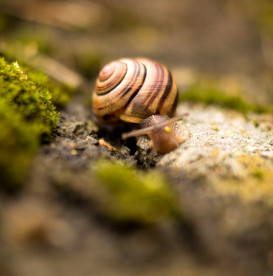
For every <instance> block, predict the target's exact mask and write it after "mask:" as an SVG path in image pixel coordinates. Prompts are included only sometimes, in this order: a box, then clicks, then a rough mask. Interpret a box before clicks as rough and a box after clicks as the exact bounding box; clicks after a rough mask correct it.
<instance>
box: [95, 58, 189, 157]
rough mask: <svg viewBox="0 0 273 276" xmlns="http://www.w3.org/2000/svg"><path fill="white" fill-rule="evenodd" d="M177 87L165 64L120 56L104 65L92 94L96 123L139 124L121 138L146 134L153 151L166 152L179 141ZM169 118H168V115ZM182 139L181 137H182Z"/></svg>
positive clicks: (173, 147)
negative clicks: (151, 143)
mask: <svg viewBox="0 0 273 276" xmlns="http://www.w3.org/2000/svg"><path fill="white" fill-rule="evenodd" d="M177 97H178V93H177V86H176V83H175V81H174V80H173V77H172V74H171V73H170V71H169V70H168V69H167V67H166V66H164V65H162V64H160V63H158V62H156V61H152V60H150V59H146V58H135V59H131V58H124V59H120V60H117V61H113V62H110V63H108V64H107V65H105V66H104V67H103V68H102V70H101V71H100V73H99V76H98V78H97V81H96V87H95V90H94V92H93V96H92V110H93V114H94V115H95V117H96V119H97V121H98V122H99V124H107V125H114V124H117V123H121V122H123V123H131V124H139V125H140V127H141V129H138V130H133V131H131V132H129V133H127V134H124V135H123V136H122V137H123V139H127V138H129V137H132V136H139V135H148V136H149V137H150V138H151V140H152V142H153V147H154V149H155V150H156V151H158V152H161V153H166V152H169V151H171V150H173V149H175V148H177V147H178V146H179V144H181V143H182V139H181V137H180V135H179V131H178V127H177V124H176V123H175V122H176V121H177V120H179V119H181V117H174V118H172V117H173V115H174V113H175V109H176V106H177ZM170 117H171V118H170ZM183 141H184V140H183Z"/></svg>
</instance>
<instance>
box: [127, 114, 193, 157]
mask: <svg viewBox="0 0 273 276" xmlns="http://www.w3.org/2000/svg"><path fill="white" fill-rule="evenodd" d="M186 115H187V114H183V115H182V116H179V117H174V118H171V119H170V118H169V117H168V116H162V115H152V116H150V117H148V118H147V119H145V120H143V121H142V122H141V129H138V130H133V131H131V132H128V133H125V134H123V135H122V138H123V139H127V138H130V137H137V136H141V135H148V136H149V137H150V139H151V141H152V144H153V147H154V149H155V150H156V151H157V152H159V153H168V152H170V151H172V150H174V149H176V148H177V147H178V146H179V145H180V144H181V143H183V142H184V141H185V137H186V136H188V133H186V134H185V133H183V132H185V131H184V129H182V127H181V126H179V125H177V124H176V122H177V121H178V120H180V119H182V118H183V117H184V116H186ZM186 132H187V131H186Z"/></svg>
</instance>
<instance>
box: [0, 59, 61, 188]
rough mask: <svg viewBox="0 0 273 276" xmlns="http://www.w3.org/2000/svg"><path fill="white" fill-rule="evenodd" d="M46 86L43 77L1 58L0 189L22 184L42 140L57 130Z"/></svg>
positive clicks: (49, 92) (54, 109) (55, 115)
mask: <svg viewBox="0 0 273 276" xmlns="http://www.w3.org/2000/svg"><path fill="white" fill-rule="evenodd" d="M45 82H46V79H45V77H44V76H43V75H41V74H35V73H33V72H27V71H25V70H23V69H22V68H21V67H20V66H19V65H18V63H16V62H15V63H11V64H9V63H7V62H6V61H5V60H4V59H3V58H0V128H1V132H0V168H1V179H2V180H4V181H1V186H0V188H1V187H10V186H13V185H14V184H19V183H21V182H22V180H23V179H24V177H25V175H26V173H27V168H28V167H29V165H30V163H31V160H32V157H33V154H34V153H35V151H36V149H37V147H38V145H39V141H40V139H41V137H42V136H44V137H45V136H46V137H49V136H50V134H51V132H52V130H53V129H54V128H55V127H56V126H57V123H58V119H59V114H58V112H57V111H56V108H55V106H54V105H53V103H52V93H51V91H49V90H48V87H47V86H46V84H45ZM11 184H12V185H11Z"/></svg>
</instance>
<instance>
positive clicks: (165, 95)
mask: <svg viewBox="0 0 273 276" xmlns="http://www.w3.org/2000/svg"><path fill="white" fill-rule="evenodd" d="M172 88H173V78H172V74H171V73H170V71H169V70H168V81H167V85H166V87H165V89H164V92H163V94H162V97H161V99H160V102H159V105H158V110H157V111H158V112H160V110H161V109H162V107H163V104H164V102H165V101H166V100H167V99H168V96H169V95H170V94H171V93H174V91H173V89H172ZM172 104H173V103H172Z"/></svg>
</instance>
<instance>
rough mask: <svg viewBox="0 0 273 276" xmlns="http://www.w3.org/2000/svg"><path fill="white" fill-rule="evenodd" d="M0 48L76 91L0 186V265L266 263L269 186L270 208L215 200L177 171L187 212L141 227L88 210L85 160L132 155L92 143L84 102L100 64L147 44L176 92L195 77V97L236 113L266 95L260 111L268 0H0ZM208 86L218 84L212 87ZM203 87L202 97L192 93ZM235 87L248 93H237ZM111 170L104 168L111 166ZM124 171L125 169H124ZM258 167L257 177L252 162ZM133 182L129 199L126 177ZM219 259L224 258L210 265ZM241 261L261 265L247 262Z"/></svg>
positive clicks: (105, 268)
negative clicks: (47, 136) (15, 173)
mask: <svg viewBox="0 0 273 276" xmlns="http://www.w3.org/2000/svg"><path fill="white" fill-rule="evenodd" d="M2 55H3V56H5V58H6V59H8V60H10V61H14V60H17V61H19V62H20V64H24V65H27V66H30V67H33V68H35V69H38V70H41V71H43V72H45V73H46V74H48V75H49V76H50V77H51V78H53V79H55V80H57V81H59V82H61V83H64V84H65V85H67V86H71V87H72V88H74V89H75V90H76V91H77V93H78V94H73V93H71V94H73V95H76V96H75V98H74V99H72V101H71V102H70V104H68V106H67V107H66V109H61V111H62V113H61V114H62V115H61V120H60V124H59V129H58V130H57V132H56V133H57V134H56V133H54V135H56V137H55V138H56V139H55V140H54V139H53V141H51V142H52V143H51V144H49V143H48V141H47V142H46V143H45V144H44V145H43V146H42V147H41V148H40V152H39V153H38V154H37V156H36V155H35V154H36V152H35V153H34V154H33V155H35V157H33V158H36V159H34V160H35V161H34V162H33V163H34V166H33V167H32V169H31V171H30V179H31V180H30V183H27V182H28V180H27V181H26V183H27V184H28V185H29V184H30V185H29V186H27V185H26V186H27V189H28V190H26V191H27V192H25V191H24V192H23V193H22V194H21V198H20V199H18V198H16V197H14V198H12V200H11V201H10V199H8V200H6V198H4V196H3V199H5V200H2V194H1V193H0V215H1V216H0V243H1V246H0V275H1V276H2V275H3V276H13V275H16V276H17V275H20V276H21V275H23V276H25V275H35V276H53V275H54V276H55V275H69V276H70V275H71V276H74V275H103V276H104V275H107V276H109V275H111V276H112V275H113V276H117V275H118V276H120V275H126V276H127V275H148V276H160V275H164V276H178V275H179V276H180V275H182V274H181V269H183V271H184V272H185V274H183V275H197V276H199V275H224V274H223V273H220V274H219V271H220V272H223V271H224V270H223V269H222V268H223V267H224V268H226V269H227V271H229V272H231V273H230V274H232V275H235V274H233V273H232V272H233V271H235V270H236V269H237V267H236V265H237V264H238V268H239V270H240V265H241V264H240V262H242V263H244V264H243V265H244V267H247V268H248V269H249V270H248V271H251V272H253V274H252V275H262V274H261V273H260V274H259V273H258V272H260V271H265V270H263V269H264V267H266V266H267V265H268V263H269V265H268V266H269V267H270V268H271V271H270V272H271V273H272V267H273V253H272V252H273V250H272V248H273V245H271V244H272V240H273V237H272V230H271V229H272V227H273V226H272V225H273V224H272V222H271V221H272V219H271V218H272V208H271V207H272V198H270V208H268V209H266V208H265V209H262V208H260V207H261V205H262V204H260V202H258V203H257V209H256V205H255V206H254V207H253V209H252V208H251V207H249V209H248V207H246V205H245V204H244V202H243V203H240V204H238V202H237V203H236V201H233V198H231V197H230V198H225V199H226V200H223V196H222V195H218V194H217V195H215V194H214V195H213V196H214V198H213V201H212V197H213V196H211V190H209V189H208V188H207V186H206V187H204V186H202V185H203V184H204V182H203V179H202V180H200V179H199V180H197V181H196V182H194V181H192V180H191V179H190V180H189V179H187V176H184V175H183V172H182V173H181V175H179V176H178V175H175V176H174V177H173V178H172V180H173V182H174V183H175V184H174V185H176V186H178V188H181V190H182V192H181V191H180V192H181V194H183V195H184V197H183V198H182V203H183V204H184V202H183V201H185V202H186V203H185V205H183V208H184V206H186V207H185V218H186V219H185V221H186V222H184V221H183V222H182V223H181V225H180V224H175V223H173V222H172V221H167V222H166V221H164V222H163V223H162V224H159V225H157V226H156V227H154V228H152V227H149V226H150V225H149V226H148V227H146V228H144V227H143V228H141V227H140V225H136V224H130V223H129V224H126V223H127V222H126V223H124V224H122V226H121V225H119V224H118V223H117V224H115V223H113V222H112V221H109V220H107V219H105V217H103V218H101V217H99V218H98V214H97V213H99V212H98V211H97V208H98V209H99V207H97V205H98V204H97V201H96V200H97V198H96V197H97V192H98V190H100V189H99V188H97V186H92V185H93V183H92V181H93V178H92V177H93V176H94V175H93V174H91V176H90V173H89V166H90V164H91V166H93V164H94V163H95V161H97V159H99V158H106V159H110V160H113V159H118V160H120V159H121V160H125V161H126V162H127V161H128V163H130V164H131V163H133V162H136V159H137V158H139V157H136V156H133V154H131V153H130V152H129V150H128V148H126V149H125V150H124V148H123V150H124V151H123V152H120V153H115V154H116V155H114V154H113V153H112V152H111V151H110V150H108V151H107V150H106V149H103V148H102V147H99V146H98V143H97V140H98V135H97V129H96V128H95V126H93V125H92V122H91V120H90V108H89V107H87V104H86V103H87V102H88V104H89V103H90V92H91V90H92V88H93V87H94V80H95V78H96V76H97V73H98V71H99V70H100V68H101V67H102V66H103V64H105V63H107V62H109V61H111V60H114V59H118V58H121V57H136V56H146V57H149V58H152V59H156V60H158V61H160V62H162V63H164V64H166V65H168V66H169V67H170V68H171V70H172V71H173V73H174V75H175V78H176V80H177V83H178V87H179V90H180V91H181V93H182V92H183V91H184V90H187V89H189V91H190V94H189V99H191V97H190V95H191V92H192V90H191V88H192V87H195V88H196V87H197V89H196V91H197V92H198V91H199V92H201V96H200V95H199V96H198V95H197V96H196V99H197V100H200V101H204V102H210V101H211V102H216V103H220V104H222V103H223V105H227V107H232V108H235V109H237V110H239V111H243V113H244V112H247V111H255V112H256V111H260V110H261V109H260V107H264V106H268V105H269V106H270V108H271V109H266V108H265V109H262V111H270V110H271V111H272V110H273V107H272V106H273V105H272V103H273V1H272V0H251V1H250V0H202V1H200V0H199V1H198V0H196V1H193V0H157V1H151V0H150V1H149V0H134V1H133V0H92V1H91V0H90V1H89V0H0V56H2ZM11 79H12V78H11ZM83 84H84V85H83ZM83 86H84V89H81V88H82V87H83ZM198 87H201V88H202V89H198ZM85 88H87V89H85ZM215 90H216V91H220V92H221V93H225V94H226V95H228V96H227V97H225V98H223V99H221V98H220V97H219V95H218V96H217V97H216V98H213V97H215V95H212V94H210V93H211V91H212V92H214V91H215ZM204 91H207V92H208V93H207V94H206V93H205V94H206V95H207V96H208V99H205V98H204V97H202V95H203V93H204ZM85 92H86V93H85ZM84 93H85V95H84V96H83V97H84V98H80V97H81V94H84ZM77 97H79V98H80V101H78V102H77V101H75V99H76V100H77ZM229 97H231V98H229ZM237 97H240V98H237ZM241 98H243V99H244V100H246V101H247V102H249V103H251V104H250V105H249V104H245V103H244V102H243V101H240V102H239V104H238V105H236V104H237V100H238V99H241ZM186 99H187V98H186ZM67 101H68V100H67ZM65 103H67V102H65ZM83 103H84V105H83ZM252 104H253V105H252ZM256 105H257V107H256ZM60 106H61V107H62V108H64V106H65V104H63V105H62V104H60ZM83 106H84V107H83ZM242 107H243V110H240V108H242ZM246 109H249V110H246ZM75 114H76V115H75ZM9 121H10V119H9V118H8V124H7V125H9ZM90 125H91V126H90ZM271 129H272V128H271ZM18 133H20V132H18ZM84 135H85V136H84ZM86 137H87V138H88V139H89V140H88V139H87V138H86ZM85 138H86V139H85ZM99 138H100V137H99ZM37 139H38V138H37ZM7 140H9V137H8V139H7ZM15 143H16V140H15ZM272 143H273V142H272V141H271V145H272ZM3 148H4V149H5V145H4V146H3ZM75 149H76V150H75ZM20 150H21V148H20ZM21 152H23V151H22V150H21ZM0 154H1V152H0ZM23 154H25V152H23ZM8 155H10V156H11V157H12V158H13V154H9V152H8ZM134 158H135V160H133V159H134ZM145 158H146V156H144V157H143V159H141V158H139V160H138V162H139V163H141V162H143V163H144V162H147V164H148V165H147V167H148V168H149V167H153V166H155V163H156V161H152V162H150V161H149V160H148V161H147V158H146V159H145ZM148 159H149V158H148ZM155 160H156V159H155ZM93 161H94V162H93ZM149 162H150V163H149ZM67 164H68V165H67ZM133 164H135V163H133ZM137 165H139V164H137ZM16 166H17V165H16ZM143 167H144V168H145V166H144V165H143ZM143 167H141V168H143ZM33 168H34V169H33ZM75 172H76V173H75ZM111 173H112V174H111ZM111 173H109V174H108V173H107V174H105V175H109V178H111V176H112V175H114V172H113V171H112V170H111ZM120 174H121V175H123V172H122V173H120ZM127 175H129V177H127V178H128V179H129V178H130V176H131V172H129V173H128V174H127ZM132 175H133V177H132V179H133V178H134V177H135V174H134V173H133V174H132ZM124 177H126V174H125V176H124ZM257 177H258V178H261V179H262V176H261V174H260V173H259V171H257ZM272 177H273V176H272ZM271 179H272V178H270V181H271ZM138 181H139V182H140V183H141V181H143V180H138ZM147 181H148V180H147ZM110 182H111V179H110ZM26 183H24V184H26ZM56 183H57V184H56ZM181 183H186V184H185V185H187V184H189V185H188V186H187V187H188V188H183V185H181V186H180V184H181ZM270 183H271V182H270ZM63 184H65V185H67V186H65V185H63ZM195 184H196V186H193V185H195ZM89 185H90V186H89ZM185 185H184V186H185ZM270 186H271V185H270ZM94 187H96V188H94ZM99 187H100V186H99ZM192 187H194V188H196V187H197V188H196V190H195V189H192ZM198 187H199V188H198ZM183 189H184V190H183ZM204 190H206V195H205V196H204V194H203V193H204ZM71 191H72V192H71ZM75 191H76V192H75ZM132 191H133V192H132V193H131V196H132V194H133V196H132V197H133V199H134V195H135V190H134V187H133V189H132ZM269 191H271V190H269ZM251 193H252V190H250V192H249V194H251ZM265 193H267V190H265ZM144 195H145V193H144ZM270 195H271V194H270ZM270 195H269V196H270ZM191 196H192V197H193V199H191ZM167 197H168V194H167ZM163 198H164V196H163ZM14 199H15V200H14ZM146 200H147V197H146ZM155 201H157V197H156V199H155ZM60 202H61V203H60ZM102 202H103V203H105V202H104V199H103V200H102ZM133 202H135V201H133ZM234 202H235V203H234ZM187 204H188V205H187ZM221 204H223V205H221ZM224 204H226V205H224ZM236 204H237V205H236ZM134 205H136V204H134ZM144 205H145V204H144ZM159 205H160V204H159ZM253 205H254V204H253ZM189 206H190V207H189ZM204 206H205V208H204ZM237 206H239V208H241V209H239V210H240V211H239V212H238V208H237ZM251 206H252V205H251ZM126 207H127V206H126ZM148 207H149V204H148ZM160 207H161V206H160ZM152 208H153V206H152ZM110 209H111V208H110ZM125 209H126V208H125ZM128 209H129V211H130V208H128ZM163 209H164V205H163ZM140 210H142V209H141V208H140ZM144 210H145V206H144ZM260 210H261V213H260ZM264 210H265V211H264ZM110 211H112V210H110ZM126 211H127V209H126ZM126 211H125V213H126ZM156 211H157V210H156ZM163 211H164V210H163ZM183 211H184V209H183ZM241 211H242V212H241ZM192 214H194V215H193V219H192V220H189V221H190V223H188V221H187V219H188V218H191V216H192ZM244 214H246V216H244ZM253 214H254V215H255V218H256V220H252V216H253ZM142 215H143V214H142ZM145 215H146V214H144V216H145ZM183 215H184V213H183ZM183 218H184V217H183ZM242 220H243V222H242V227H241V228H240V227H238V225H239V224H240V225H241V221H242ZM256 221H257V224H255V223H256ZM191 223H192V224H191ZM244 223H245V224H244ZM247 223H249V224H250V226H248V224H247ZM252 223H253V224H252ZM266 223H268V224H266ZM270 223H271V224H270ZM268 225H269V226H268ZM248 227H249V228H248ZM257 229H258V230H259V231H257ZM230 233H231V234H230ZM204 237H205V238H204ZM2 241H3V243H2ZM253 241H254V242H253ZM253 244H254V245H253ZM29 248H30V250H28V249H29ZM223 248H224V249H227V250H226V252H224V250H223ZM210 250H211V251H214V253H215V255H216V256H217V257H216V258H215V259H213V258H211V256H210ZM240 250H241V251H240ZM168 254H169V255H168ZM262 254H264V255H262ZM167 255H168V256H169V257H168V256H167ZM219 260H220V261H221V262H222V264H223V265H224V266H223V267H221V268H220V269H219V270H218V267H217V266H218V264H219ZM234 260H235V261H234ZM255 261H256V262H257V264H256V263H255ZM265 263H266V265H265ZM208 264H209V265H208ZM234 264H235V265H234ZM243 265H242V267H243ZM251 265H253V267H256V265H257V267H258V268H259V269H260V268H262V269H261V270H259V269H257V270H256V271H255V270H253V271H252V266H251ZM92 270H93V271H94V273H93V274H90V271H92ZM135 270H136V271H135ZM53 271H54V273H55V274H53ZM236 275H250V274H239V273H238V274H236ZM263 275H266V274H263ZM268 275H271V274H268Z"/></svg>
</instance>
